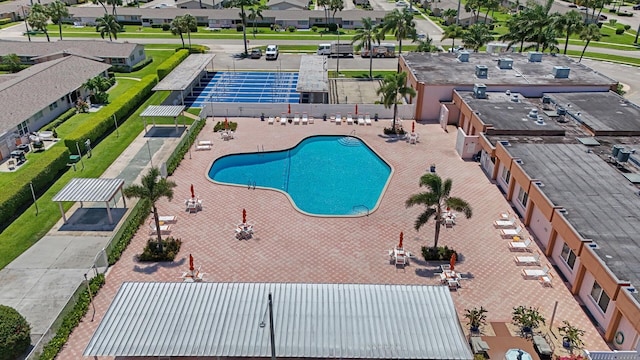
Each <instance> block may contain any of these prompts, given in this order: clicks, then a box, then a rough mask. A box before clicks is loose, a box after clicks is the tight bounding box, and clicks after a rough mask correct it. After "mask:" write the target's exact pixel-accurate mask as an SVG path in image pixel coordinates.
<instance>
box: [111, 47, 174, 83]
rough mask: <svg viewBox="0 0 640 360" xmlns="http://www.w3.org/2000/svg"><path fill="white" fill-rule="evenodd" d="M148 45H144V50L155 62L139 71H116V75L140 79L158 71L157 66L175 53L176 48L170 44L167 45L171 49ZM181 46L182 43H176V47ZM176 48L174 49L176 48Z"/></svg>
mask: <svg viewBox="0 0 640 360" xmlns="http://www.w3.org/2000/svg"><path fill="white" fill-rule="evenodd" d="M147 46H148V45H145V46H144V50H145V53H146V55H147V57H151V58H153V62H152V63H150V64H147V66H145V67H143V68H142V69H140V70H138V71H134V72H130V73H126V72H125V73H120V72H118V73H115V76H116V77H133V78H138V79H142V78H143V77H145V76H147V75H151V74H155V73H156V68H157V67H158V65H160V64H162V62H163V61H165V60H166V59H167V58H169V56H171V55H173V54H175V50H172V49H170V48H169V47H170V45H167V47H168V48H169V50H160V49H157V48H156V49H154V48H151V49H147ZM178 47H180V45H176V47H175V48H178ZM175 48H174V49H175Z"/></svg>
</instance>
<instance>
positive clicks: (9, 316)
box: [0, 305, 31, 360]
mask: <svg viewBox="0 0 640 360" xmlns="http://www.w3.org/2000/svg"><path fill="white" fill-rule="evenodd" d="M30 334H31V326H29V323H27V320H26V319H25V318H24V316H22V315H21V314H20V313H19V312H18V311H17V310H16V309H14V308H12V307H9V306H5V305H0V360H14V359H18V358H19V357H20V355H22V354H24V353H25V352H26V351H27V349H29V345H31V337H30Z"/></svg>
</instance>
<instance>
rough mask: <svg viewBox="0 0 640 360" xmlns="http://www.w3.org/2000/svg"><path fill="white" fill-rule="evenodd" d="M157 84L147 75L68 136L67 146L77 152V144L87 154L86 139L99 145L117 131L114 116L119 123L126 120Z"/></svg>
mask: <svg viewBox="0 0 640 360" xmlns="http://www.w3.org/2000/svg"><path fill="white" fill-rule="evenodd" d="M157 83H158V78H157V77H156V76H155V75H147V76H145V77H144V78H142V80H140V81H139V82H138V83H136V84H135V85H133V86H131V87H130V88H129V90H128V91H127V92H126V93H124V94H123V95H121V96H119V97H118V98H117V99H116V100H115V101H113V102H111V103H110V104H109V105H107V106H105V107H104V108H103V109H102V111H100V112H98V113H96V115H95V116H94V117H93V118H92V119H91V120H90V121H85V122H83V123H82V124H80V125H79V126H78V127H76V128H75V130H73V131H72V132H71V133H70V134H68V135H67V136H66V138H65V139H64V144H65V146H66V147H67V148H69V150H71V152H76V151H77V150H76V143H77V144H78V145H79V146H80V151H81V152H82V153H85V151H86V149H85V146H84V142H85V140H86V139H91V143H92V144H97V143H98V142H99V140H100V139H102V138H103V137H104V136H106V135H108V134H109V133H111V131H113V130H114V129H115V124H114V122H113V116H114V115H115V116H116V118H117V119H118V121H122V120H123V119H126V118H127V117H128V116H129V115H130V114H131V113H132V112H133V111H135V110H136V109H137V108H138V106H140V104H142V102H144V101H145V100H146V99H147V98H148V97H149V95H150V94H151V89H152V88H153V87H154V86H155V85H156V84H157ZM94 146H95V145H94Z"/></svg>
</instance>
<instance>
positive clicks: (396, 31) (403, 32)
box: [381, 8, 418, 54]
mask: <svg viewBox="0 0 640 360" xmlns="http://www.w3.org/2000/svg"><path fill="white" fill-rule="evenodd" d="M381 31H382V32H383V33H384V34H386V33H391V34H393V35H394V36H395V37H396V40H398V53H399V54H402V39H406V38H409V39H411V40H413V41H416V40H417V38H418V33H417V32H416V23H415V21H413V13H412V12H411V11H409V9H407V8H404V10H402V11H400V10H398V9H394V10H393V11H392V12H390V13H387V15H386V16H385V17H384V20H383V23H382V30H381Z"/></svg>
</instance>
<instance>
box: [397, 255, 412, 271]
mask: <svg viewBox="0 0 640 360" xmlns="http://www.w3.org/2000/svg"><path fill="white" fill-rule="evenodd" d="M408 264H409V262H408V261H407V257H406V256H404V255H403V256H396V269H397V268H398V266H402V269H403V270H404V267H405V266H406V265H408Z"/></svg>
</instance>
